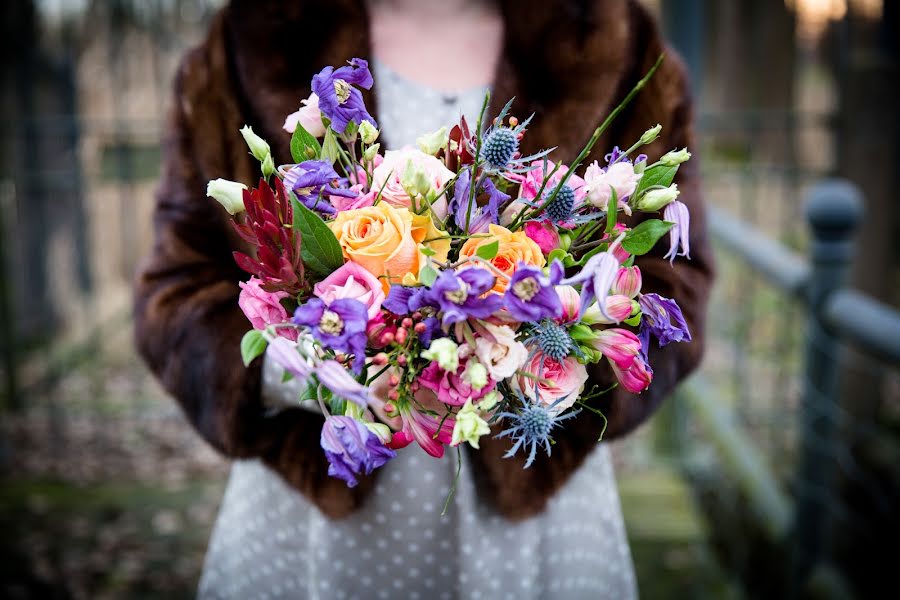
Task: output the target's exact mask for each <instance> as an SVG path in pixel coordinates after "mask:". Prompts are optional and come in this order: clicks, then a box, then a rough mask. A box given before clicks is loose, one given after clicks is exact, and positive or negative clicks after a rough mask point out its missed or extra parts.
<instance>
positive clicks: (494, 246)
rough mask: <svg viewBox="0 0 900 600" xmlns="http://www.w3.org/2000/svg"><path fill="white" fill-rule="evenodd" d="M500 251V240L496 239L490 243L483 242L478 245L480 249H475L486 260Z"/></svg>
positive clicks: (479, 256)
mask: <svg viewBox="0 0 900 600" xmlns="http://www.w3.org/2000/svg"><path fill="white" fill-rule="evenodd" d="M499 251H500V241H499V240H494V241H493V242H490V243H488V244H482V245H481V246H478V249H477V250H475V254H476V255H477V256H478V258H483V259H484V260H492V259H493V258H494V257H495V256H497V252H499Z"/></svg>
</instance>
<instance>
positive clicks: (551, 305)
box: [503, 260, 563, 323]
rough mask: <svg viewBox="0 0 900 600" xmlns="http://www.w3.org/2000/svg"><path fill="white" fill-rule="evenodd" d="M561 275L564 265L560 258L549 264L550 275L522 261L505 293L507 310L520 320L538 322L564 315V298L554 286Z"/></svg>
mask: <svg viewBox="0 0 900 600" xmlns="http://www.w3.org/2000/svg"><path fill="white" fill-rule="evenodd" d="M562 276H563V265H562V263H561V262H559V261H558V260H554V261H553V263H552V264H551V265H550V276H549V277H548V276H547V275H544V272H543V271H542V270H541V269H539V268H537V267H529V266H527V265H525V264H519V267H518V268H517V269H516V272H515V273H514V274H513V276H512V278H510V280H509V286H508V287H507V288H506V293H505V294H504V296H503V298H504V300H505V301H506V304H505V306H506V310H508V311H509V313H510V314H511V315H512V316H513V317H515V319H516V320H517V321H521V322H526V321H531V322H534V323H536V322H538V321H541V320H543V319H547V318H551V319H557V318H559V317H561V316H562V312H563V309H562V301H560V299H559V294H557V293H556V289H555V288H554V286H555V285H557V284H558V283H559V282H560V280H561V279H562Z"/></svg>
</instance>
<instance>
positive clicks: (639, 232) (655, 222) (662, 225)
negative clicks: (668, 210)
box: [622, 219, 674, 256]
mask: <svg viewBox="0 0 900 600" xmlns="http://www.w3.org/2000/svg"><path fill="white" fill-rule="evenodd" d="M672 225H674V223H670V222H668V221H660V220H659V219H649V220H647V221H644V222H643V223H641V224H639V225H638V226H637V227H635V228H634V229H632V230H631V231H629V232H628V233H627V234H626V235H625V239H624V240H622V247H623V248H625V250H627V251H628V252H630V253H631V254H634V255H635V256H641V255H643V254H647V253H648V252H650V250H652V249H653V246H655V245H656V242H658V241H659V239H660V238H661V237H662V236H664V235H665V234H666V233H668V231H669V229H671V228H672Z"/></svg>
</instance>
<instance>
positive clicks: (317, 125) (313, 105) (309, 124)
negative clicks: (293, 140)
mask: <svg viewBox="0 0 900 600" xmlns="http://www.w3.org/2000/svg"><path fill="white" fill-rule="evenodd" d="M300 103H301V104H302V105H303V106H301V107H300V110H298V111H297V112H294V113H291V114H289V115H288V116H287V118H286V119H285V120H284V130H285V131H287V132H288V133H294V130H295V129H297V123H300V125H302V126H303V129H305V130H306V131H307V133H309V134H310V135H311V136H313V137H317V138H320V137H322V136H323V135H325V124H324V123H322V112H321V111H320V110H319V97H318V96H316V95H315V94H310V95H309V98H307V99H306V100H301V101H300Z"/></svg>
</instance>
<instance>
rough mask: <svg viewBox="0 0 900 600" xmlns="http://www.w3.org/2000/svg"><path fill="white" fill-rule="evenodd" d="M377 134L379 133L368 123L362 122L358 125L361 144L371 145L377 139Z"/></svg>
mask: <svg viewBox="0 0 900 600" xmlns="http://www.w3.org/2000/svg"><path fill="white" fill-rule="evenodd" d="M379 133H380V132H379V131H378V130H377V129H376V128H375V126H374V125H372V124H371V123H369V122H368V121H363V122H362V123H360V124H359V137H360V138H362V141H363V144H371V143H373V142H374V141H375V140H377V139H378V134H379Z"/></svg>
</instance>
